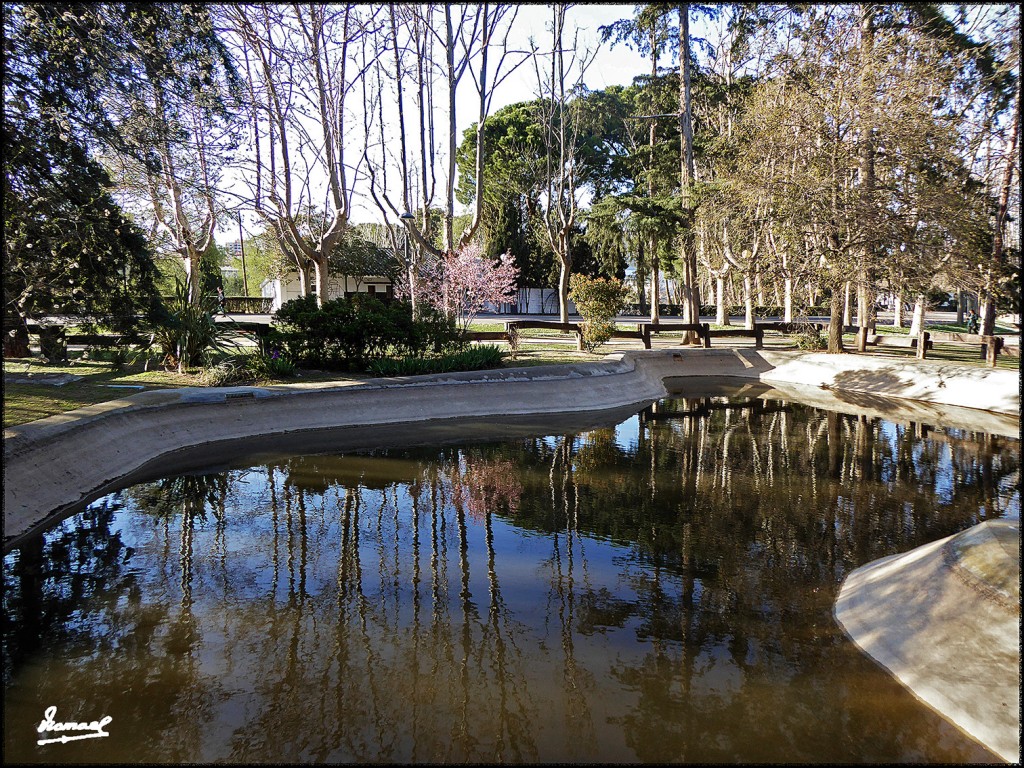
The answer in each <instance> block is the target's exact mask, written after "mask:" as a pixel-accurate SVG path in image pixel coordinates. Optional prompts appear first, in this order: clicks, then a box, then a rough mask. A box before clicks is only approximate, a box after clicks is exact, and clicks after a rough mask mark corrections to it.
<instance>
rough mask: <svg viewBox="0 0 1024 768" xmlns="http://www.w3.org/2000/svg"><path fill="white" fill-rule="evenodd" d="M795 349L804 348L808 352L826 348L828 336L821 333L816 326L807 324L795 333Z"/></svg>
mask: <svg viewBox="0 0 1024 768" xmlns="http://www.w3.org/2000/svg"><path fill="white" fill-rule="evenodd" d="M796 346H797V349H804V350H807V351H809V352H818V351H821V350H824V349H828V336H826V335H825V334H824V333H822V332H821V331H820V330H819V329H818V326H816V325H813V324H808V325H807V327H806V328H804V329H803V330H801V331H800V333H798V334H796Z"/></svg>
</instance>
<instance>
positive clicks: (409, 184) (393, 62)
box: [366, 3, 525, 304]
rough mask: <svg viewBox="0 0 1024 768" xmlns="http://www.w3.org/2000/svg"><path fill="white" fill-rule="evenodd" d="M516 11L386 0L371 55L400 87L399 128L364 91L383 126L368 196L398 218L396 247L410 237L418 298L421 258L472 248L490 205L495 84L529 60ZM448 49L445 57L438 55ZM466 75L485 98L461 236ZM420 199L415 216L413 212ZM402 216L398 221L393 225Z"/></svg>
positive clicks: (370, 164)
mask: <svg viewBox="0 0 1024 768" xmlns="http://www.w3.org/2000/svg"><path fill="white" fill-rule="evenodd" d="M517 13H518V8H517V7H516V6H514V5H511V4H492V3H483V4H480V5H477V6H470V5H452V4H445V5H443V6H437V5H434V4H427V5H424V6H398V5H396V4H389V6H388V33H389V34H388V35H387V41H386V43H381V44H380V45H379V46H378V47H377V48H376V49H375V51H373V52H368V53H367V56H366V58H367V61H369V60H370V59H373V62H374V64H375V75H374V77H375V78H377V82H378V83H380V84H381V86H382V85H383V83H384V82H385V81H390V82H391V83H393V85H394V93H395V103H394V107H395V109H396V115H395V119H394V121H393V126H394V130H395V131H396V132H397V137H393V136H390V135H389V134H388V133H387V130H386V128H388V127H390V126H389V125H387V122H388V121H386V119H385V118H386V113H385V110H384V107H385V105H384V103H383V98H382V97H381V98H380V99H379V100H374V94H368V96H367V98H368V99H369V100H371V101H373V107H374V112H375V117H373V118H372V119H371V116H369V115H368V117H367V120H368V122H367V130H368V132H369V131H370V130H373V129H374V128H375V130H376V132H379V133H378V134H377V135H376V139H375V146H376V147H377V149H378V154H376V156H375V157H370V156H369V150H368V155H367V172H368V174H369V176H370V180H371V187H370V194H371V197H372V198H373V200H374V202H375V204H376V205H377V207H378V208H379V210H380V211H381V213H382V215H383V216H384V217H385V219H386V220H388V221H389V222H393V223H391V224H390V225H389V226H390V227H391V229H392V233H393V234H392V237H393V242H394V245H395V247H396V249H398V246H399V245H403V244H404V243H405V242H409V243H411V244H412V249H411V251H410V257H409V263H408V264H407V268H408V270H409V274H410V278H411V279H410V284H411V286H412V291H411V293H412V297H413V302H414V304H415V300H416V299H415V297H416V290H415V282H416V272H417V270H418V269H419V260H420V259H421V258H422V257H423V256H424V255H426V256H430V257H433V258H435V259H436V258H439V257H441V256H442V255H444V254H445V253H453V252H454V251H456V250H458V249H459V248H461V247H463V246H465V245H466V244H468V243H469V242H470V240H471V239H472V237H473V235H474V234H475V232H476V230H477V228H478V226H479V224H480V216H481V209H482V205H483V186H482V178H481V176H482V174H483V167H484V153H485V152H486V147H485V144H484V142H483V141H482V137H483V131H484V126H485V124H486V120H487V116H488V114H489V113H490V110H491V101H492V97H493V92H494V89H495V88H496V87H497V86H498V85H499V84H500V83H501V82H503V81H504V80H505V79H506V78H507V77H508V76H509V75H510V74H511V73H512V72H513V71H514V70H515V69H516V68H517V67H518V66H519V65H520V64H522V62H523V61H524V60H525V54H524V55H523V56H521V57H520V56H517V52H516V51H513V50H511V49H510V48H509V45H508V38H509V32H510V29H511V25H512V22H513V21H514V19H515V17H516V15H517ZM442 18H443V22H442V21H441V19H442ZM441 52H443V58H442V56H441V55H438V54H440V53H441ZM410 59H412V61H411V62H410ZM495 59H496V60H495ZM467 76H468V78H469V80H471V81H472V82H473V86H474V88H475V90H476V102H477V105H478V119H477V124H476V130H477V138H478V141H477V156H476V169H477V174H478V175H477V179H478V185H477V194H476V197H475V199H474V202H473V206H472V210H471V215H470V221H469V224H468V226H467V227H466V228H465V230H464V231H463V232H461V233H459V234H458V235H456V232H455V219H456V216H455V189H456V158H455V152H456V147H457V146H458V142H459V139H460V135H459V132H458V128H457V126H458V112H457V101H458V94H459V93H460V87H461V86H462V85H463V83H464V82H465V81H466V78H467ZM439 86H440V87H443V88H444V90H445V92H446V95H447V124H446V125H444V126H443V127H442V126H440V125H438V124H437V123H436V122H435V120H436V117H435V110H434V106H435V89H436V88H437V87H439ZM409 88H411V89H412V91H413V95H414V98H415V102H416V106H417V110H418V118H419V121H418V123H419V124H418V132H417V133H413V131H412V130H410V126H409V122H410V121H409V116H408V115H407V114H406V109H405V104H406V92H407V89H409ZM382 93H383V88H382V87H378V89H377V94H378V95H380V94H382ZM374 121H375V126H373V123H374ZM371 126H373V127H371ZM439 134H440V135H443V136H444V137H445V144H444V146H443V147H442V146H441V144H440V142H439V140H438V135H439ZM396 138H397V141H395V139H396ZM414 139H415V140H414ZM396 149H397V151H395V150H396ZM442 158H443V160H444V161H445V162H446V165H447V172H446V175H445V178H444V199H443V209H442V211H441V217H440V222H438V223H437V229H435V219H434V211H435V195H436V191H437V186H438V185H437V175H438V174H437V169H438V166H439V161H440V159H442ZM396 171H397V175H398V176H400V178H399V180H398V183H397V184H395V182H394V181H393V178H394V176H395V175H396ZM396 187H397V189H396ZM417 187H418V189H417ZM414 207H415V208H416V209H417V210H418V215H413V214H412V211H413V208H414ZM396 220H397V224H396V223H394V222H396ZM399 226H400V227H403V228H404V237H401V238H400V237H399V231H401V230H399V229H398V228H397V227H399ZM438 229H439V231H438ZM438 235H440V241H438Z"/></svg>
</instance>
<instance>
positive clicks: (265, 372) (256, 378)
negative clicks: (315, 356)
mask: <svg viewBox="0 0 1024 768" xmlns="http://www.w3.org/2000/svg"><path fill="white" fill-rule="evenodd" d="M293 375H295V366H294V365H293V364H292V363H291V362H289V361H288V360H286V359H284V358H283V357H281V356H280V355H277V356H276V357H275V356H274V355H273V354H270V355H267V354H264V353H263V352H262V351H259V350H252V351H248V350H246V351H242V352H240V353H239V354H237V355H233V356H231V357H228V358H225V359H224V360H221V361H220V362H218V363H217V364H216V365H211V366H209V367H207V368H205V369H203V371H202V373H201V374H200V381H201V382H202V383H203V384H204V385H206V386H208V387H230V386H235V385H239V384H258V383H260V382H265V381H274V380H277V379H284V378H288V377H290V376H293Z"/></svg>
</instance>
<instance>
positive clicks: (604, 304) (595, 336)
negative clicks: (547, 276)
mask: <svg viewBox="0 0 1024 768" xmlns="http://www.w3.org/2000/svg"><path fill="white" fill-rule="evenodd" d="M569 298H570V299H572V300H573V303H574V304H575V305H576V310H577V311H578V312H579V313H580V315H581V316H582V317H583V320H584V323H583V346H585V347H586V348H587V351H589V352H593V351H594V350H595V349H597V347H599V346H600V345H601V344H604V343H605V342H606V341H608V340H609V339H610V338H611V337H612V334H613V333H614V332H615V323H614V322H613V320H612V318H614V317H615V315H617V314H618V313H619V312H621V311H622V310H623V308H624V307H625V306H626V299H627V288H626V286H624V285H623V284H622V283H621V282H620V281H618V280H609V279H607V278H603V277H597V278H592V277H587V276H586V275H572V276H571V277H570V278H569Z"/></svg>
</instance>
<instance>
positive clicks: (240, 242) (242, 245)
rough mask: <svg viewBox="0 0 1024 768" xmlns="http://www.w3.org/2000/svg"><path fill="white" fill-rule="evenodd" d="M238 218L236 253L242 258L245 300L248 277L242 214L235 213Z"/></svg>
mask: <svg viewBox="0 0 1024 768" xmlns="http://www.w3.org/2000/svg"><path fill="white" fill-rule="evenodd" d="M236 215H237V216H238V253H239V255H240V256H241V257H242V290H243V291H244V292H245V296H246V298H248V297H249V277H248V275H246V272H245V241H244V240H243V239H242V212H241V211H237V212H236Z"/></svg>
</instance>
